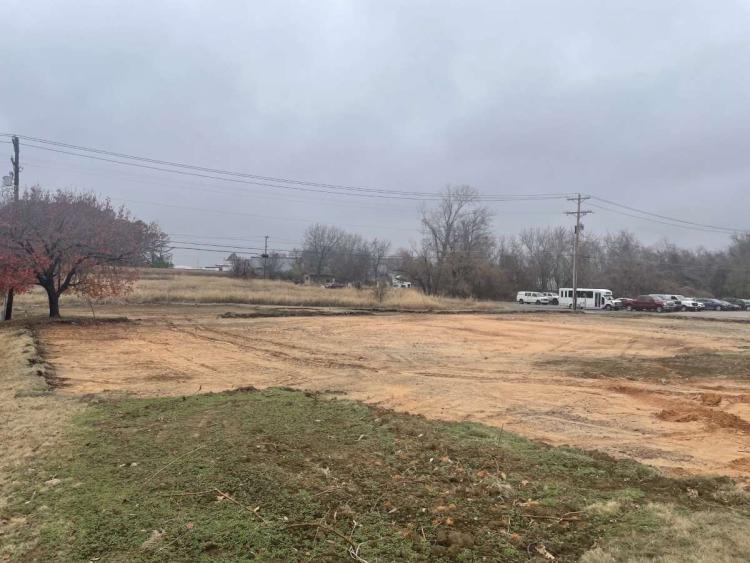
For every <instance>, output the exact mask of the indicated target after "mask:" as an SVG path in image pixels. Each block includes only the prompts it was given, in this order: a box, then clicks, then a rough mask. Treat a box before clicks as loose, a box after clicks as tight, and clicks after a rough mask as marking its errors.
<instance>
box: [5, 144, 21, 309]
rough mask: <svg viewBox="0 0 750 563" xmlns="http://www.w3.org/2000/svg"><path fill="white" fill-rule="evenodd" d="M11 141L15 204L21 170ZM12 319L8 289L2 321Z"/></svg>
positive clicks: (17, 197) (16, 151) (16, 146)
mask: <svg viewBox="0 0 750 563" xmlns="http://www.w3.org/2000/svg"><path fill="white" fill-rule="evenodd" d="M12 140H13V156H12V157H11V159H10V162H11V164H12V165H13V202H14V204H17V203H18V200H19V198H20V194H19V188H18V181H19V176H20V170H21V166H20V164H19V160H18V153H19V152H20V150H21V149H20V144H19V141H18V137H16V136H15V135H14V136H13V139H12ZM12 317H13V288H10V289H9V290H8V291H7V293H6V294H5V306H4V307H3V319H4V320H6V321H9V320H11V318H12Z"/></svg>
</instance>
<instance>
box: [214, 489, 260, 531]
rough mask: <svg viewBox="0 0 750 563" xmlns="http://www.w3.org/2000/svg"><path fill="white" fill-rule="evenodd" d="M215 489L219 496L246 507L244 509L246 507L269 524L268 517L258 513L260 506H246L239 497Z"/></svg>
mask: <svg viewBox="0 0 750 563" xmlns="http://www.w3.org/2000/svg"><path fill="white" fill-rule="evenodd" d="M214 491H216V492H217V493H219V496H220V497H222V498H225V499H227V500H228V501H229V502H233V503H234V504H236V505H237V506H239V507H241V508H244V509H245V510H247V511H248V512H250V513H252V514H253V515H254V516H256V517H257V518H258V519H260V521H261V522H263V523H264V524H268V520H266V519H265V518H263V517H262V516H261V515H260V514H258V509H259V508H260V507H258V508H250V507H249V506H245V505H244V504H242V503H241V502H240V501H238V500H237V499H234V498H232V497H231V496H229V495H228V494H227V493H225V492H222V491H220V490H219V489H214Z"/></svg>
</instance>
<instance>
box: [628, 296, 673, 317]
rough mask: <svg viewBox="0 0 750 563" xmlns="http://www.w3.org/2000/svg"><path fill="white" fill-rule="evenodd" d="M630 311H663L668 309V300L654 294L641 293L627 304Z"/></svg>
mask: <svg viewBox="0 0 750 563" xmlns="http://www.w3.org/2000/svg"><path fill="white" fill-rule="evenodd" d="M627 309H628V311H656V312H657V313H661V312H662V311H664V310H666V309H667V302H666V301H664V300H663V299H660V298H659V297H654V296H653V295H639V296H638V297H636V298H635V299H633V300H632V301H631V302H630V303H628V305H627Z"/></svg>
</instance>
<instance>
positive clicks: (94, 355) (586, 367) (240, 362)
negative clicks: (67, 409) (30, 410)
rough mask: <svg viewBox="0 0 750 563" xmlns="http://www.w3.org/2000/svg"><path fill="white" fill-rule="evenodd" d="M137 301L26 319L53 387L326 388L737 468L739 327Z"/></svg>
mask: <svg viewBox="0 0 750 563" xmlns="http://www.w3.org/2000/svg"><path fill="white" fill-rule="evenodd" d="M149 311H150V313H149V312H148V311H147V312H145V313H144V314H143V315H142V316H141V319H142V320H140V321H131V322H122V323H97V324H90V323H89V324H87V323H81V322H76V323H75V324H51V325H46V326H45V325H43V326H41V327H39V329H38V334H39V337H40V339H41V343H42V345H43V348H44V352H45V357H46V359H47V360H48V361H49V362H51V363H52V365H53V366H54V367H55V370H56V375H57V377H58V378H59V379H60V381H61V384H62V388H61V389H60V392H61V393H64V394H85V393H99V392H106V391H125V392H130V393H134V394H137V395H181V394H193V393H198V392H211V391H222V390H226V389H232V388H237V387H242V386H248V385H252V386H255V387H267V386H286V387H292V388H300V389H309V390H314V391H327V392H331V393H341V394H345V395H346V396H347V397H350V398H352V399H356V400H362V401H365V402H368V403H370V404H377V405H380V406H383V407H389V408H393V409H395V410H399V411H408V412H411V413H418V414H422V415H425V416H428V417H434V418H441V419H450V420H473V421H478V422H482V423H485V424H490V425H494V426H502V427H504V428H506V429H508V430H512V431H514V432H518V433H520V434H523V435H525V436H529V437H532V438H537V439H541V440H544V441H546V442H549V443H552V444H570V445H574V446H577V447H581V448H585V449H599V450H603V451H606V452H608V453H611V454H613V455H616V456H627V457H631V458H634V459H637V460H639V461H642V462H644V463H648V464H651V465H655V466H658V467H660V468H662V469H664V470H667V471H668V472H671V473H678V474H679V473H685V472H690V473H698V474H726V475H731V476H734V477H737V478H740V480H743V481H747V480H750V361H748V360H750V324H743V323H731V322H726V323H724V322H722V323H719V322H697V321H692V320H689V319H678V318H671V317H666V316H656V315H652V316H640V317H621V318H615V317H611V316H600V315H567V314H550V315H521V314H518V315H497V316H493V315H429V314H423V315H378V316H352V317H306V318H260V319H236V318H230V319H222V318H219V317H218V315H216V312H217V311H215V310H214V309H213V308H212V309H205V308H203V309H199V310H198V309H196V310H194V313H195V314H190V311H189V310H186V309H181V310H179V311H177V312H175V310H174V309H172V310H171V312H170V311H169V309H168V308H162V309H161V311H160V313H161V315H156V314H152V313H154V311H153V310H149ZM112 312H115V311H112ZM133 312H134V311H133V310H132V309H131V310H130V311H129V313H130V314H129V316H131V318H133ZM163 315H167V316H166V317H165V316H163ZM170 315H171V316H170Z"/></svg>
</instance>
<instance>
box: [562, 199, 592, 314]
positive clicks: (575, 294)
mask: <svg viewBox="0 0 750 563" xmlns="http://www.w3.org/2000/svg"><path fill="white" fill-rule="evenodd" d="M589 197H590V196H582V195H581V194H578V195H576V197H569V198H568V201H575V202H576V210H575V211H566V212H565V214H566V215H575V216H576V226H575V242H573V310H574V311H575V310H576V309H578V242H579V239H580V236H581V231H582V230H583V225H582V224H581V215H588V214H589V213H593V211H589V210H586V211H581V202H582V201H585V200H587V199H589Z"/></svg>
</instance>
